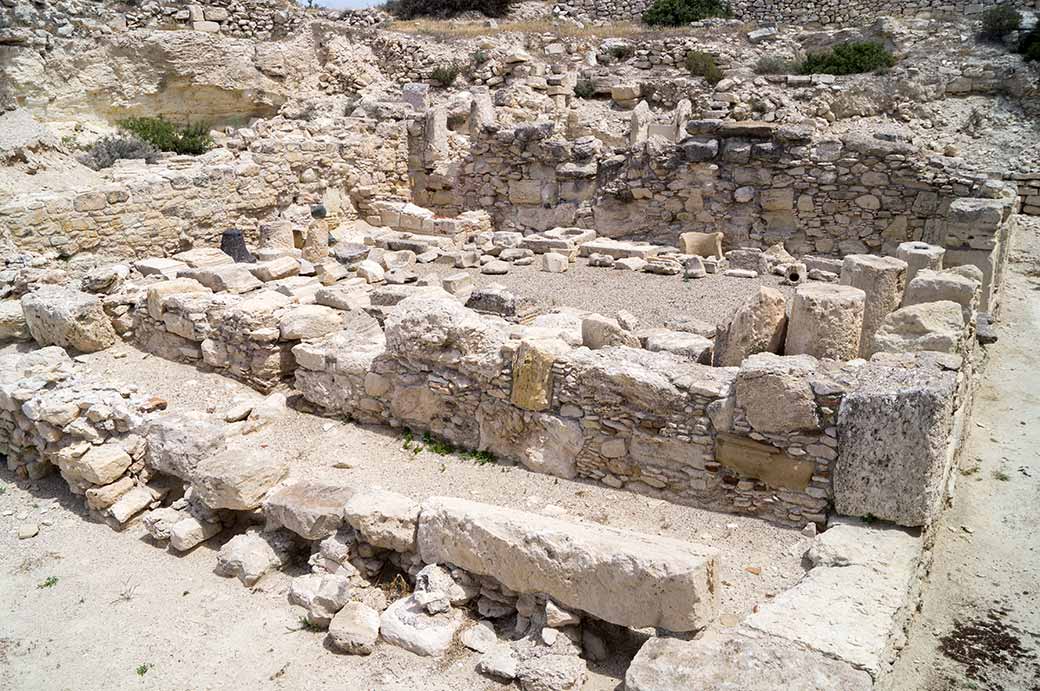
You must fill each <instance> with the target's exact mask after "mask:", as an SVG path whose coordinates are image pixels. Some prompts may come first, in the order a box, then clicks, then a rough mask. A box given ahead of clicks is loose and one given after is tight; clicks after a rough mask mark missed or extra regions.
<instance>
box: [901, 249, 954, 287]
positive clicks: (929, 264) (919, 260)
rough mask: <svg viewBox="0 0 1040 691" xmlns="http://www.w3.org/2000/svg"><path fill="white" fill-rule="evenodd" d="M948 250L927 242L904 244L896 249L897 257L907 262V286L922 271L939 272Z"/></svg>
mask: <svg viewBox="0 0 1040 691" xmlns="http://www.w3.org/2000/svg"><path fill="white" fill-rule="evenodd" d="M945 254H946V250H945V249H943V248H942V247H939V246H938V245H929V244H928V243H927V242H919V241H914V242H902V243H900V244H899V247H897V248H896V257H898V258H899V259H902V260H903V261H905V262H906V285H907V286H909V285H910V282H911V281H912V280H914V277H915V276H917V272H918V271H920V270H921V269H931V270H932V271H939V270H941V269H942V266H943V255H945Z"/></svg>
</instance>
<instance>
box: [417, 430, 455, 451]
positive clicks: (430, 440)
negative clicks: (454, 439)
mask: <svg viewBox="0 0 1040 691" xmlns="http://www.w3.org/2000/svg"><path fill="white" fill-rule="evenodd" d="M423 444H424V445H425V446H426V448H427V449H429V450H430V451H432V452H433V453H435V454H437V455H438V456H447V455H448V454H450V453H455V447H454V446H452V445H451V444H449V443H448V442H446V441H443V440H441V439H435V438H434V437H432V436H430V433H429V432H426V433H425V434H423Z"/></svg>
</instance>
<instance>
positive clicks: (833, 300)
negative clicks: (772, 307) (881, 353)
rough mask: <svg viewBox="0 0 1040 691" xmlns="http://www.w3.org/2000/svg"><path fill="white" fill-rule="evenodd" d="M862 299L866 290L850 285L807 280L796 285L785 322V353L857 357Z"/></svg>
mask: <svg viewBox="0 0 1040 691" xmlns="http://www.w3.org/2000/svg"><path fill="white" fill-rule="evenodd" d="M866 299H867V295H866V293H864V292H863V291H862V290H860V289H859V288H853V287H852V286H845V285H835V284H832V283H809V284H806V285H803V286H801V287H800V288H798V290H797V291H796V292H795V294H794V301H793V303H792V306H791V318H790V320H789V322H788V325H787V342H786V345H785V349H784V352H785V354H787V355H812V356H814V357H817V358H830V359H832V360H854V359H856V358H857V357H859V341H860V334H862V333H863V308H864V305H865V303H866Z"/></svg>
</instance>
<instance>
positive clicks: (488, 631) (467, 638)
mask: <svg viewBox="0 0 1040 691" xmlns="http://www.w3.org/2000/svg"><path fill="white" fill-rule="evenodd" d="M459 640H460V641H461V642H462V645H464V646H466V647H467V648H469V649H470V650H475V651H477V652H478V653H486V652H487V651H489V650H491V649H492V648H493V647H494V646H495V644H496V643H497V642H498V636H497V635H495V627H494V625H492V623H491V622H490V621H480V622H477V624H475V625H474V626H471V627H469V628H468V629H466V630H465V631H463V632H462V635H461V636H459Z"/></svg>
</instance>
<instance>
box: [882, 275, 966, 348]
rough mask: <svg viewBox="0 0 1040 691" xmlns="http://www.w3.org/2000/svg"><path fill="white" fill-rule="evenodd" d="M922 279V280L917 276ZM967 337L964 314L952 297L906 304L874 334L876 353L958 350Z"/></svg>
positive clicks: (890, 316)
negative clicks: (965, 336)
mask: <svg viewBox="0 0 1040 691" xmlns="http://www.w3.org/2000/svg"><path fill="white" fill-rule="evenodd" d="M914 280H919V279H914ZM963 338H964V315H963V312H962V310H961V307H960V305H958V304H957V303H955V302H951V301H949V300H943V301H939V302H924V303H921V304H916V305H910V306H909V307H902V308H900V309H898V310H896V311H895V312H893V313H892V314H890V315H888V316H887V317H885V321H883V322H882V323H881V327H880V328H879V329H878V331H877V333H876V334H875V335H874V341H873V343H872V345H871V354H873V353H880V352H884V353H914V352H919V351H926V350H927V351H936V352H940V353H956V352H958V351H959V350H960V346H961V341H962V340H963Z"/></svg>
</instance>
